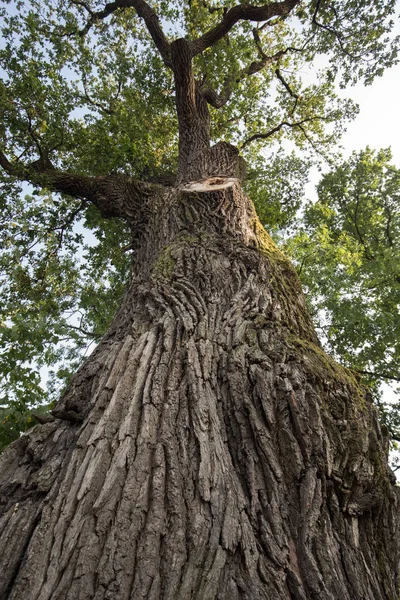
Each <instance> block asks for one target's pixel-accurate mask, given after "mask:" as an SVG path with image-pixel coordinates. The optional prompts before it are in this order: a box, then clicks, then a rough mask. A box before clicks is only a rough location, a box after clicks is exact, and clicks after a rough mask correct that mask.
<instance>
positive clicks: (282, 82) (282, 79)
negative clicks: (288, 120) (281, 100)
mask: <svg viewBox="0 0 400 600" xmlns="http://www.w3.org/2000/svg"><path fill="white" fill-rule="evenodd" d="M275 75H276V76H277V78H278V79H279V81H280V82H281V84H282V85H283V87H284V88H285V90H286V91H287V92H288V94H289V95H290V96H291V97H292V98H295V99H296V100H301V96H299V95H298V94H297V93H296V92H294V91H293V90H292V88H291V87H290V85H289V84H288V82H287V81H286V80H285V79H284V78H283V76H282V73H281V72H280V70H279V69H276V70H275Z"/></svg>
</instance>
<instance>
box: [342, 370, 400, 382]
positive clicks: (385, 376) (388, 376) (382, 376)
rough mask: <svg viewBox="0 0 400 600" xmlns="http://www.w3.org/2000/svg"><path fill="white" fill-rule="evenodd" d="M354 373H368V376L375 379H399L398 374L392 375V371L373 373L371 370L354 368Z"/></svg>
mask: <svg viewBox="0 0 400 600" xmlns="http://www.w3.org/2000/svg"><path fill="white" fill-rule="evenodd" d="M353 371H355V372H356V373H360V375H368V376H369V377H374V378H375V379H390V380H392V381H400V377H399V376H397V377H396V376H395V375H393V373H373V372H372V371H364V370H360V369H354V368H353Z"/></svg>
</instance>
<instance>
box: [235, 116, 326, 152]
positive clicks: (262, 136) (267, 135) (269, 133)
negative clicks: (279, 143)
mask: <svg viewBox="0 0 400 600" xmlns="http://www.w3.org/2000/svg"><path fill="white" fill-rule="evenodd" d="M319 119H321V120H324V121H325V120H326V118H325V117H310V118H308V119H303V120H302V121H297V122H295V123H290V122H289V121H282V122H281V123H279V125H277V126H276V127H274V128H273V129H270V131H267V132H266V133H255V134H254V135H252V136H251V137H249V138H248V139H247V140H245V141H244V142H243V144H242V145H241V146H240V148H241V149H243V148H245V147H246V146H248V145H249V144H250V143H251V142H254V141H255V140H266V139H268V138H270V137H272V136H273V135H275V133H278V132H279V131H280V130H281V129H282V127H290V128H291V129H293V128H295V127H298V128H299V129H300V130H301V131H302V133H303V134H304V135H305V137H306V138H307V140H308V141H309V142H310V143H312V144H313V143H314V142H313V141H312V140H311V139H310V137H309V136H308V135H307V132H306V131H305V130H304V127H303V124H304V123H309V122H310V121H317V120H319Z"/></svg>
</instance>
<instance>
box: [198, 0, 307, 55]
mask: <svg viewBox="0 0 400 600" xmlns="http://www.w3.org/2000/svg"><path fill="white" fill-rule="evenodd" d="M299 3H300V0H283V2H271V3H270V4H265V5H263V6H249V5H248V4H239V5H237V6H234V7H232V8H230V9H229V10H228V11H227V12H226V13H225V15H224V16H223V18H222V20H221V21H220V22H219V24H218V25H216V26H215V27H213V28H212V29H210V30H209V31H207V32H206V33H205V34H204V35H202V36H201V37H200V38H198V39H197V40H194V41H192V42H191V43H190V44H191V49H192V56H196V55H197V54H201V53H202V52H204V50H206V49H207V48H210V46H213V45H214V44H216V42H218V41H219V40H221V39H222V38H223V37H224V36H225V35H226V34H227V33H228V32H229V31H230V30H231V29H232V27H234V26H235V25H236V23H238V22H239V21H256V22H260V21H269V20H270V19H272V18H273V17H283V16H286V15H288V14H289V13H290V12H291V11H292V10H293V9H294V8H295V7H296V6H297V5H298V4H299Z"/></svg>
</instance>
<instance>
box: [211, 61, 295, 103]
mask: <svg viewBox="0 0 400 600" xmlns="http://www.w3.org/2000/svg"><path fill="white" fill-rule="evenodd" d="M286 52H287V50H279V52H277V53H276V54H274V55H273V56H267V55H264V57H263V58H262V60H258V61H253V62H252V63H250V65H249V66H248V67H245V68H244V69H242V71H241V72H240V73H239V75H238V76H237V77H236V79H235V80H234V81H233V82H232V81H231V82H229V81H226V82H225V86H224V89H223V91H222V93H221V94H218V93H217V92H216V91H215V90H214V89H213V88H212V87H211V86H210V85H208V84H206V85H204V84H203V86H202V87H201V88H200V91H201V93H202V95H203V97H204V98H205V99H206V100H207V102H208V104H210V105H211V106H213V107H214V108H222V107H223V106H225V104H226V103H227V102H228V101H229V100H230V98H231V96H232V91H233V90H232V84H237V83H239V82H240V81H242V80H243V79H245V78H246V77H248V76H251V75H254V74H255V73H259V72H260V71H261V70H262V69H264V68H265V67H267V66H268V65H269V64H271V63H273V62H276V61H277V60H279V59H280V58H281V57H282V56H283V55H284V54H286Z"/></svg>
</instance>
